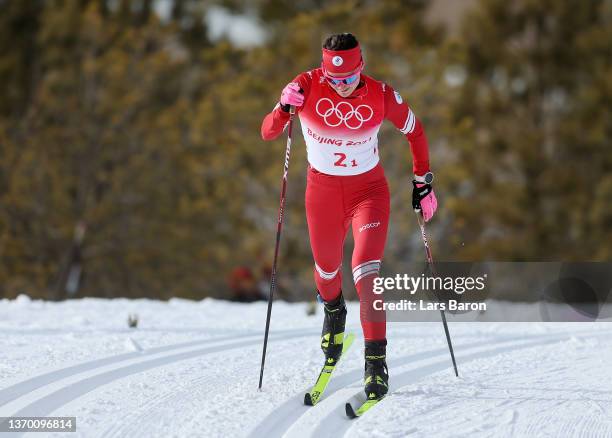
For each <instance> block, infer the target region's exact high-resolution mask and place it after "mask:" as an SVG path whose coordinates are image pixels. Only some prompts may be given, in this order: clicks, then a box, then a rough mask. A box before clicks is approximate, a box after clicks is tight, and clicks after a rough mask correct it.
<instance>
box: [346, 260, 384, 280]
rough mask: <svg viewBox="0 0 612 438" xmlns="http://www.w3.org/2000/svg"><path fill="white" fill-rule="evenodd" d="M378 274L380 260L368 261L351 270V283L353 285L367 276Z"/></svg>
mask: <svg viewBox="0 0 612 438" xmlns="http://www.w3.org/2000/svg"><path fill="white" fill-rule="evenodd" d="M379 272H380V260H369V261H367V262H364V263H361V264H359V265H357V266H355V267H354V268H353V281H354V282H355V284H357V283H358V282H359V280H361V279H362V278H364V277H367V276H369V275H378V273H379Z"/></svg>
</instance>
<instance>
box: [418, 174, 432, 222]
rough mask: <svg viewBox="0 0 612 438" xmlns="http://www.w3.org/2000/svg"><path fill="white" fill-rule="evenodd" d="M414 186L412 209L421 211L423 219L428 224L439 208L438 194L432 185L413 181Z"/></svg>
mask: <svg viewBox="0 0 612 438" xmlns="http://www.w3.org/2000/svg"><path fill="white" fill-rule="evenodd" d="M412 186H413V188H412V208H414V210H415V211H421V212H422V213H423V219H424V220H425V222H427V221H429V220H430V219H431V218H432V217H433V215H434V213H435V212H436V209H437V208H438V200H437V199H436V194H435V193H434V191H433V187H432V186H431V184H426V183H419V182H416V181H415V180H413V181H412Z"/></svg>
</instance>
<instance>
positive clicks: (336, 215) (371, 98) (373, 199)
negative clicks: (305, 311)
mask: <svg viewBox="0 0 612 438" xmlns="http://www.w3.org/2000/svg"><path fill="white" fill-rule="evenodd" d="M293 82H296V83H298V84H299V85H300V87H301V88H302V90H303V91H304V104H303V105H302V106H301V107H300V108H298V109H297V111H298V115H299V117H300V124H301V126H302V132H303V135H304V140H305V142H306V147H307V152H308V162H309V169H308V179H307V186H306V217H307V221H308V232H309V234H310V245H311V248H312V254H313V258H314V262H315V269H314V277H315V283H316V285H317V288H318V290H319V293H320V294H321V296H322V298H323V299H324V300H325V301H331V300H334V299H335V298H337V297H338V295H339V294H340V292H341V288H342V269H341V268H342V249H343V244H344V240H345V237H346V234H347V231H348V228H349V226H350V225H351V224H352V230H353V237H354V241H355V248H354V251H353V256H352V268H353V281H354V283H355V287H356V289H357V293H358V294H359V299H360V306H361V324H362V327H363V333H364V338H365V339H366V340H380V339H384V338H385V337H386V322H385V317H384V312H376V311H374V310H373V307H372V301H373V300H374V299H382V295H375V294H374V293H373V291H372V289H373V281H374V278H376V277H378V275H379V271H380V264H381V262H382V258H383V253H384V249H385V241H386V238H387V226H388V223H389V188H388V185H387V180H386V178H385V174H384V171H383V169H382V167H381V165H380V164H379V155H378V130H379V129H380V126H381V124H382V122H383V120H384V119H389V120H390V121H391V122H392V123H393V124H394V125H395V127H396V128H397V129H399V130H400V131H401V132H402V133H403V134H404V135H405V136H406V138H407V139H408V140H409V142H410V149H411V151H412V156H413V170H414V173H415V175H424V174H425V173H426V172H428V171H429V154H428V145H427V138H426V136H425V132H424V131H423V128H422V125H421V122H420V121H419V120H418V119H417V118H416V117H415V115H414V113H413V112H412V110H411V109H410V108H409V107H408V105H407V104H406V103H405V102H403V100H402V98H401V96H400V95H399V94H398V93H397V92H395V91H394V90H393V88H391V87H390V86H388V85H386V84H384V83H382V82H379V81H376V80H374V79H372V78H370V77H368V76H366V75H363V74H362V75H361V82H360V84H359V86H358V87H357V88H356V89H355V91H354V92H353V93H352V94H351V95H350V96H349V97H346V98H343V97H341V96H340V95H339V94H338V93H336V91H334V89H333V88H332V87H331V86H330V85H329V84H328V82H327V80H326V79H325V77H324V76H323V73H322V70H321V69H320V68H318V69H314V70H311V71H308V72H305V73H302V74H300V75H298V76H297V77H296V78H295V79H294V81H293ZM288 121H289V113H287V112H284V111H283V110H282V108H280V105H277V106H276V108H275V109H274V110H273V111H272V112H271V113H270V114H268V115H267V116H266V117H265V119H264V121H263V124H262V127H261V135H262V138H263V139H264V140H272V139H275V138H277V137H278V136H279V135H280V134H281V133H282V132H283V130H284V129H285V127H286V126H287V124H288Z"/></svg>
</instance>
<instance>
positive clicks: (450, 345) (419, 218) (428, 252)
mask: <svg viewBox="0 0 612 438" xmlns="http://www.w3.org/2000/svg"><path fill="white" fill-rule="evenodd" d="M414 212H415V213H416V216H417V221H418V222H419V226H420V227H421V236H422V237H423V245H425V256H426V258H427V263H429V269H431V273H432V275H434V276H435V275H436V270H435V267H434V261H433V256H432V255H431V249H430V248H429V243H428V241H427V234H426V233H425V221H424V220H423V212H422V211H421V210H414ZM440 316H441V317H442V324H443V325H444V333H446V341H447V342H448V349H449V351H450V355H451V359H452V361H453V368H454V369H455V376H457V377H459V372H458V371H457V362H455V353H454V352H453V343H452V342H451V338H450V333H449V331H448V324H447V322H446V315H444V310H441V309H440Z"/></svg>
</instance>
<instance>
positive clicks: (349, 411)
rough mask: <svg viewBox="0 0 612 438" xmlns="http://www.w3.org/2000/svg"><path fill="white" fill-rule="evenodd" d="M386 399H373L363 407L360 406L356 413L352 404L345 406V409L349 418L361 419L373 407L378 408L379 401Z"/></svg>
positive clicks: (367, 401)
mask: <svg viewBox="0 0 612 438" xmlns="http://www.w3.org/2000/svg"><path fill="white" fill-rule="evenodd" d="M383 398H384V396H383V397H381V398H371V399H368V400H366V401H365V402H364V403H363V404H362V405H361V406H359V408H357V411H355V410H354V409H353V406H352V405H351V404H350V403H347V404H346V405H345V406H344V409H345V411H346V416H347V417H349V418H357V417H361V416H362V415H363V414H365V413H366V412H367V411H368V410H370V408H372V407H373V406H376V405H377V404H378V402H379V401H381V400H382V399H383Z"/></svg>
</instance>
